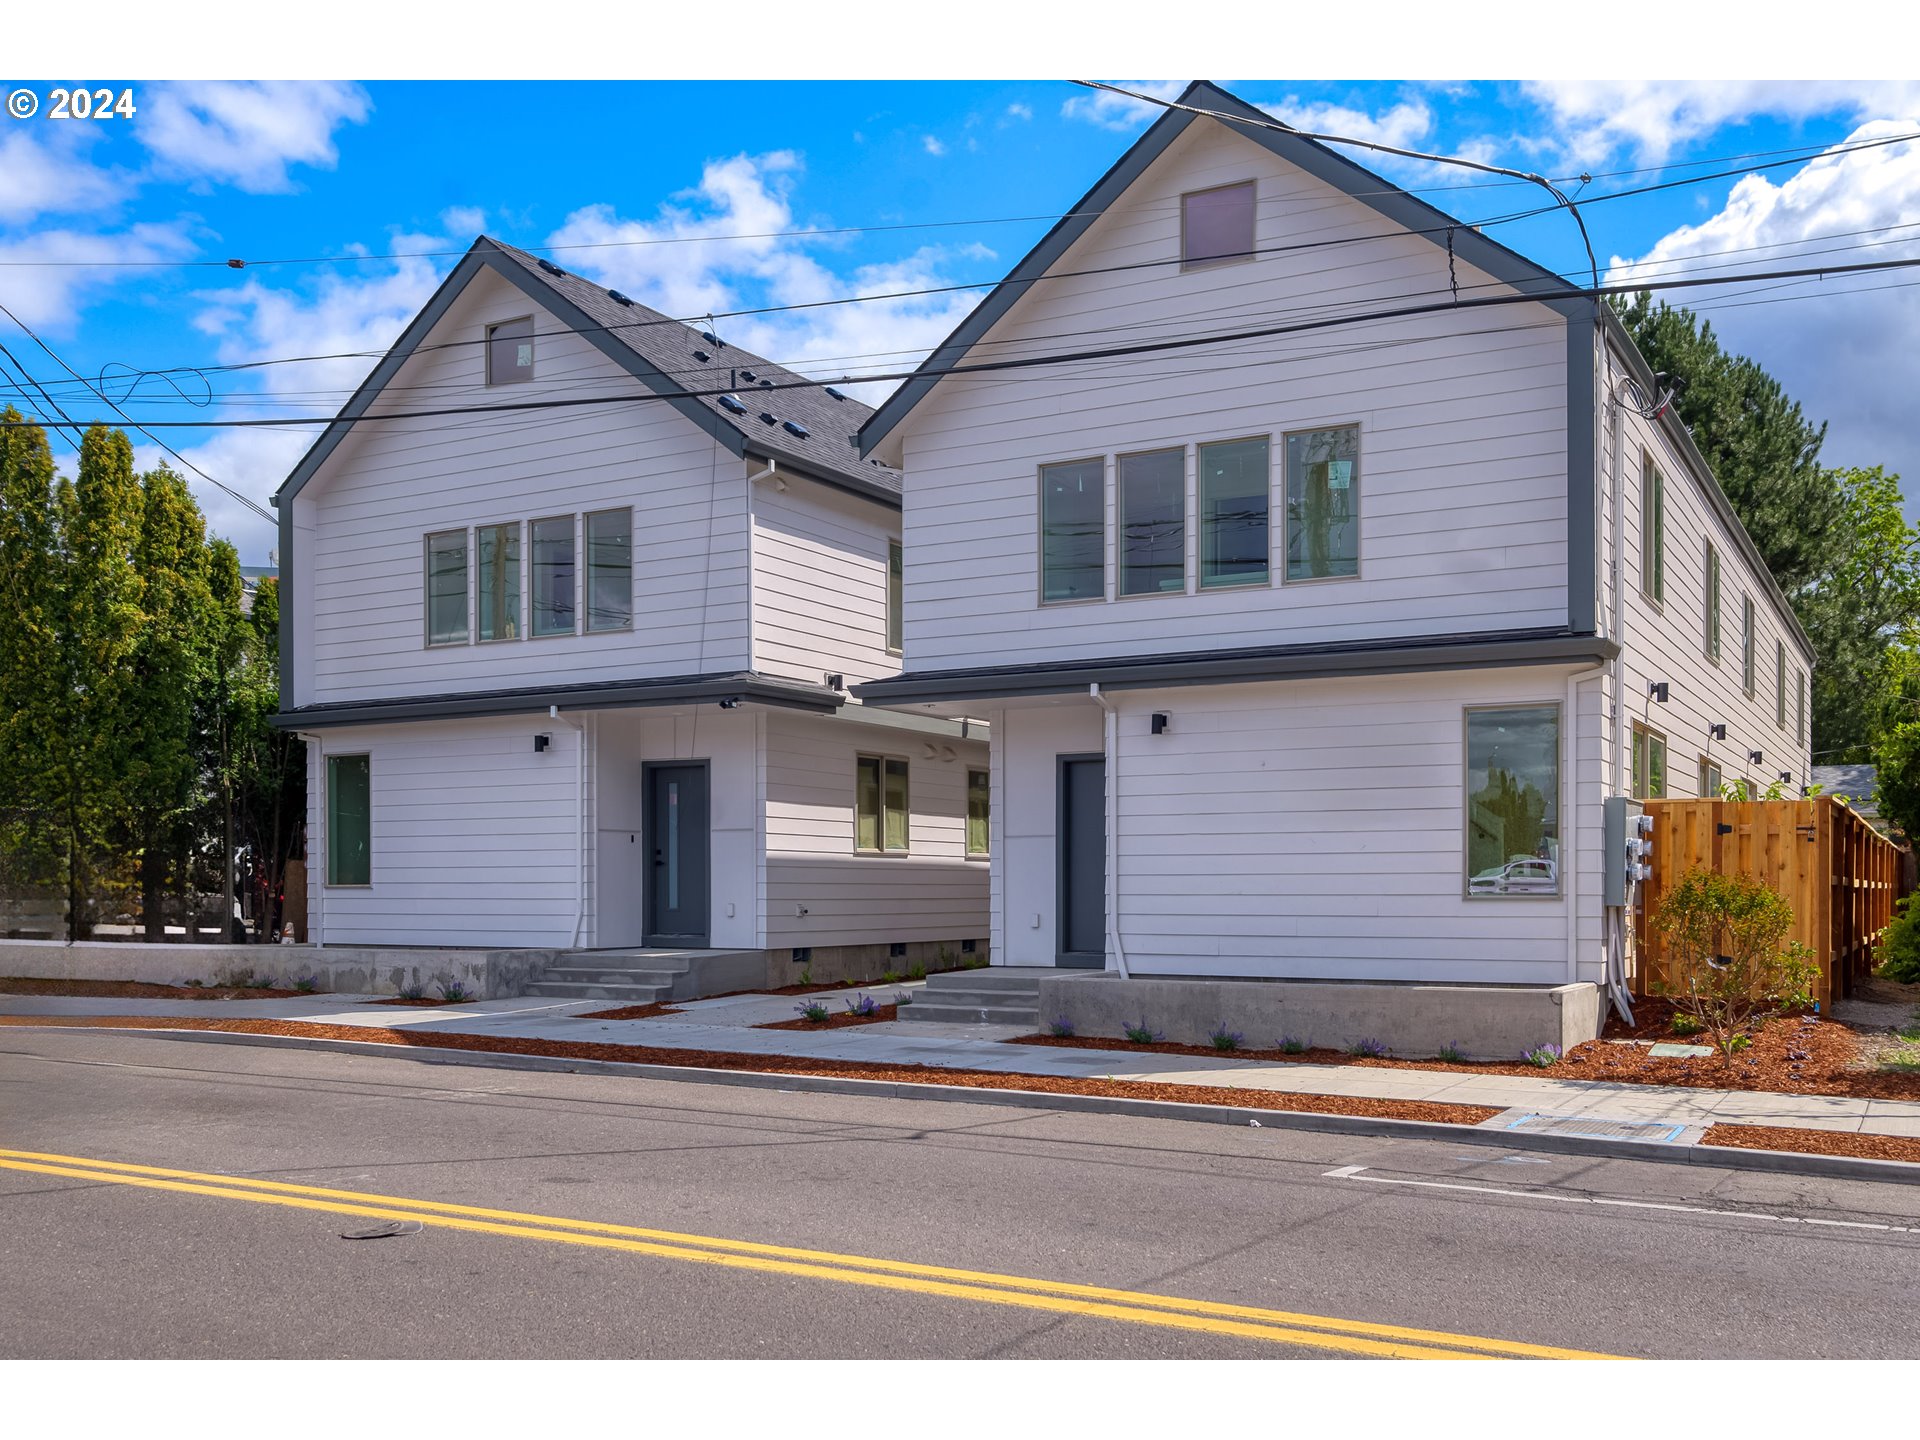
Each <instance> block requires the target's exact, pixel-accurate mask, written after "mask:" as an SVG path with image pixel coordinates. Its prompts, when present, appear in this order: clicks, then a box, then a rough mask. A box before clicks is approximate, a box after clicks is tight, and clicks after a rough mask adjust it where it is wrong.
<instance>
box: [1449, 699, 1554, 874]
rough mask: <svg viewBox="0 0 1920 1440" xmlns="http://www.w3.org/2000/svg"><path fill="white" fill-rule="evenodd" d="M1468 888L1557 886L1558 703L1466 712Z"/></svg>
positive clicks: (1479, 709) (1488, 708) (1476, 709)
mask: <svg viewBox="0 0 1920 1440" xmlns="http://www.w3.org/2000/svg"><path fill="white" fill-rule="evenodd" d="M1466 732H1467V733H1466V758H1467V775H1466V804H1467V864H1466V887H1467V894H1468V896H1470V897H1472V898H1476V899H1477V898H1481V897H1499V896H1508V897H1512V896H1526V895H1558V894H1559V893H1560V707H1559V706H1558V705H1513V706H1499V707H1491V706H1490V707H1487V708H1483V709H1482V708H1475V709H1470V710H1468V711H1467V712H1466Z"/></svg>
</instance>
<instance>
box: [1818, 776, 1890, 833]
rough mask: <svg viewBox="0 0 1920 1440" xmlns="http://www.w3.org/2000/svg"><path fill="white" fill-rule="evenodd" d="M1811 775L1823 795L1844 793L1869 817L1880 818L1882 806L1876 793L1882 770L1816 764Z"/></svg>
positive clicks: (1860, 811) (1857, 809)
mask: <svg viewBox="0 0 1920 1440" xmlns="http://www.w3.org/2000/svg"><path fill="white" fill-rule="evenodd" d="M1811 775H1812V779H1813V783H1814V784H1815V785H1818V786H1819V787H1820V793H1821V794H1822V795H1844V796H1846V797H1847V800H1848V801H1849V802H1850V803H1851V804H1852V806H1853V808H1854V809H1855V810H1856V811H1858V812H1859V813H1860V814H1862V815H1864V816H1866V818H1867V819H1869V820H1876V819H1878V818H1879V816H1880V806H1879V804H1878V802H1877V801H1876V800H1875V799H1874V794H1875V792H1876V791H1877V790H1878V789H1879V786H1880V772H1879V771H1878V770H1877V769H1876V768H1875V767H1874V766H1872V765H1816V766H1814V767H1813V770H1812V772H1811Z"/></svg>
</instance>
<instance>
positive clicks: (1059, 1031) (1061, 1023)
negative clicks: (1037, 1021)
mask: <svg viewBox="0 0 1920 1440" xmlns="http://www.w3.org/2000/svg"><path fill="white" fill-rule="evenodd" d="M1047 1033H1048V1034H1049V1035H1051V1036H1053V1037H1054V1038H1055V1039H1056V1040H1067V1039H1071V1038H1072V1036H1073V1022H1072V1021H1071V1020H1069V1019H1067V1017H1066V1016H1064V1015H1058V1016H1055V1017H1054V1018H1053V1019H1052V1020H1050V1021H1048V1022H1047Z"/></svg>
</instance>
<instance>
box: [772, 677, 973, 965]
mask: <svg viewBox="0 0 1920 1440" xmlns="http://www.w3.org/2000/svg"><path fill="white" fill-rule="evenodd" d="M929 744H931V745H932V746H933V747H934V749H935V751H936V752H937V753H936V756H934V757H929V756H928V755H927V753H926V752H927V747H928V745H929ZM948 751H951V752H952V754H953V758H952V759H946V758H943V757H944V756H945V754H946V752H948ZM860 755H892V756H898V757H899V758H901V759H904V760H905V761H906V762H907V767H908V769H907V786H908V809H909V826H908V849H907V853H906V854H904V855H871V854H867V855H863V854H856V853H855V851H854V763H855V759H856V757H857V756H860ZM986 768H987V747H986V746H985V745H983V744H980V743H979V742H977V741H974V742H965V741H954V740H949V739H941V738H939V737H937V736H930V735H928V734H926V733H924V732H922V731H918V730H909V729H904V728H900V727H897V726H886V725H860V724H857V723H854V722H852V721H850V720H845V719H825V718H818V717H814V716H807V715H792V716H789V715H781V714H770V715H769V716H768V725H767V771H766V804H767V861H766V882H765V891H764V896H765V909H766V917H767V920H766V935H767V938H766V943H767V945H768V947H769V948H771V949H775V950H781V949H787V948H791V947H794V946H805V945H873V944H881V943H887V942H894V941H901V942H907V941H939V940H958V939H977V938H984V937H985V936H986V935H987V933H988V924H987V892H988V862H987V861H986V859H984V858H981V859H975V860H969V859H968V858H967V856H966V815H967V809H966V806H967V792H966V786H967V771H968V770H969V769H978V770H985V769H986ZM802 909H804V910H805V911H806V914H804V915H802V914H799V913H798V912H799V911H800V910H802Z"/></svg>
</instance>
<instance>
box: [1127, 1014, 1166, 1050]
mask: <svg viewBox="0 0 1920 1440" xmlns="http://www.w3.org/2000/svg"><path fill="white" fill-rule="evenodd" d="M1125 1029H1126V1032H1127V1039H1129V1040H1131V1041H1133V1043H1134V1044H1136V1045H1158V1044H1159V1043H1160V1042H1161V1041H1162V1040H1164V1039H1166V1036H1164V1035H1162V1034H1161V1033H1160V1032H1159V1031H1158V1030H1156V1029H1154V1028H1153V1027H1152V1026H1151V1025H1149V1024H1147V1022H1146V1021H1144V1020H1139V1021H1135V1022H1134V1023H1133V1024H1131V1025H1128V1026H1126V1027H1125Z"/></svg>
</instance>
